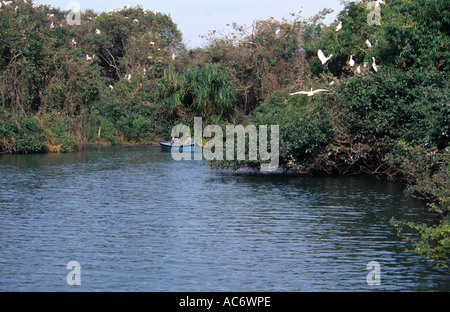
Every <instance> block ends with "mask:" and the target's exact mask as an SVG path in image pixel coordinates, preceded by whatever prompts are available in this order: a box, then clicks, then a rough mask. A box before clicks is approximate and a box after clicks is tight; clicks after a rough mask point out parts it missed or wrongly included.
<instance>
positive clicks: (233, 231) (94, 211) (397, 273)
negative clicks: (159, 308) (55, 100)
mask: <svg viewBox="0 0 450 312" xmlns="http://www.w3.org/2000/svg"><path fill="white" fill-rule="evenodd" d="M424 212H425V209H424V204H423V203H421V202H419V201H416V200H412V199H408V198H405V197H404V196H403V194H402V187H401V186H400V185H397V184H394V183H387V182H382V181H378V180H377V179H372V178H361V177H353V178H312V177H307V178H305V177H302V178H300V177H286V176H247V177H246V176H233V175H223V174H221V173H219V172H216V171H214V170H211V169H209V168H208V167H207V166H206V165H205V164H204V163H202V162H198V161H183V162H175V161H174V160H172V158H171V155H170V153H162V152H161V151H160V150H159V148H154V147H133V148H116V147H110V148H101V149H89V150H88V151H85V152H80V153H73V154H61V155H55V154H50V155H13V156H2V157H0V229H1V230H0V253H1V257H0V272H1V274H0V290H2V291H74V290H81V291H372V290H377V291H379V290H381V291H386V290H388V291H389V290H393V291H399V290H406V291H448V285H449V278H448V276H443V275H441V274H439V273H437V272H436V271H434V270H433V269H432V266H431V265H430V264H429V263H427V262H425V261H423V260H422V259H420V258H419V257H417V256H416V255H414V254H409V253H406V252H405V251H404V250H405V248H406V247H407V245H406V243H405V242H403V241H402V240H401V239H399V238H398V237H397V236H396V235H395V232H394V231H393V229H392V227H391V226H390V225H389V220H390V219H391V217H395V218H396V219H400V220H405V221H410V220H421V219H423V218H425V217H426V216H425V214H424ZM72 260H75V261H78V262H79V263H80V264H81V282H82V285H81V286H79V287H78V288H74V287H73V286H68V285H67V283H66V276H67V274H68V273H69V270H67V269H66V264H67V263H68V262H69V261H72ZM370 261H378V262H379V263H380V265H381V285H380V286H369V285H367V282H366V276H367V274H368V273H369V271H368V270H367V268H366V265H367V263H368V262H370Z"/></svg>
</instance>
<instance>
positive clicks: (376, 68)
mask: <svg viewBox="0 0 450 312" xmlns="http://www.w3.org/2000/svg"><path fill="white" fill-rule="evenodd" d="M372 61H373V63H372V68H373V70H374V71H375V72H378V66H377V64H376V63H375V58H374V57H372Z"/></svg>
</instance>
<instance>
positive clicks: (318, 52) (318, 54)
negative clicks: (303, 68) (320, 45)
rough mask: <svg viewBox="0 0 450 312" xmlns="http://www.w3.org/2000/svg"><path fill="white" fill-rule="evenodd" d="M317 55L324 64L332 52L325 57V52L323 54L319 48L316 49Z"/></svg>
mask: <svg viewBox="0 0 450 312" xmlns="http://www.w3.org/2000/svg"><path fill="white" fill-rule="evenodd" d="M317 56H318V57H319V60H320V61H321V62H322V64H325V63H326V62H328V60H329V59H330V58H331V57H332V56H333V54H330V56H329V57H326V56H325V54H323V51H322V50H319V51H317Z"/></svg>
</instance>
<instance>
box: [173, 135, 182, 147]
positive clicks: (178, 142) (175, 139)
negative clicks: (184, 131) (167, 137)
mask: <svg viewBox="0 0 450 312" xmlns="http://www.w3.org/2000/svg"><path fill="white" fill-rule="evenodd" d="M170 144H172V145H173V146H181V145H183V142H181V140H180V139H179V138H178V137H176V136H175V137H173V138H172V142H170Z"/></svg>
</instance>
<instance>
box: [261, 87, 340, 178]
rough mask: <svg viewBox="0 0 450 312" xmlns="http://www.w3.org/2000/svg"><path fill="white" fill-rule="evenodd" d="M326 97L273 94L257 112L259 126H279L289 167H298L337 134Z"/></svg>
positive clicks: (283, 156)
mask: <svg viewBox="0 0 450 312" xmlns="http://www.w3.org/2000/svg"><path fill="white" fill-rule="evenodd" d="M327 105H328V103H327V97H323V98H317V99H314V100H312V99H310V98H309V97H306V96H290V95H288V94H287V93H286V92H279V93H274V94H273V95H272V96H271V97H270V98H269V99H267V101H265V102H264V103H263V104H262V105H261V106H260V107H258V108H257V109H256V110H255V112H254V121H255V122H256V124H258V125H279V126H280V160H281V163H282V165H284V166H286V167H294V168H295V169H297V170H300V171H301V170H304V169H300V167H301V166H305V165H306V164H307V163H308V162H311V161H312V162H313V161H314V156H316V155H317V154H318V153H320V152H321V151H322V148H323V147H324V146H326V144H327V143H329V142H330V140H331V138H332V137H333V136H334V134H335V130H334V125H333V119H332V115H331V112H330V111H327V110H325V107H326V106H327Z"/></svg>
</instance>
